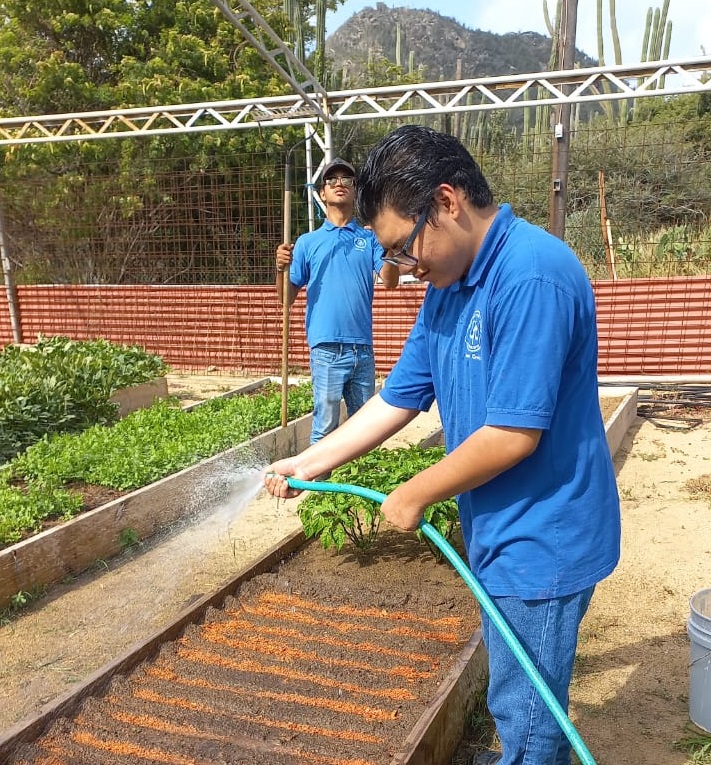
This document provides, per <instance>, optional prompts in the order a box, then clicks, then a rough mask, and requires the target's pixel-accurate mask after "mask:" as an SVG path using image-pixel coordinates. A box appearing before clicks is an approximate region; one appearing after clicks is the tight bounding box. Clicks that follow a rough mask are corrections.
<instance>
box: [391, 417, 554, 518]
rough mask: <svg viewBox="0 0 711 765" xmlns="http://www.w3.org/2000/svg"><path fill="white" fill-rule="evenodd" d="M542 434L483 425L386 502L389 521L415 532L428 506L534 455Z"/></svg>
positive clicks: (531, 430) (480, 482) (402, 486)
mask: <svg viewBox="0 0 711 765" xmlns="http://www.w3.org/2000/svg"><path fill="white" fill-rule="evenodd" d="M540 439H541V431H540V430H536V429H533V428H530V429H529V428H504V427H494V426H492V425H484V426H483V427H481V428H479V429H478V430H476V431H474V433H472V434H471V436H469V438H467V440H466V441H464V442H463V443H461V444H460V445H459V446H458V447H457V448H456V449H454V451H452V452H450V453H449V454H448V455H447V456H446V457H444V458H443V459H441V460H440V461H439V462H437V463H435V464H434V465H432V466H430V467H428V468H426V469H425V470H423V471H421V472H420V473H417V474H416V475H414V476H413V477H412V478H411V479H410V480H409V481H405V483H402V484H400V486H398V487H397V488H396V489H395V490H394V491H393V492H392V493H391V494H390V495H389V496H388V497H387V499H386V500H385V501H384V502H383V505H382V511H383V515H384V516H385V517H386V518H387V520H388V521H389V522H390V523H392V524H393V525H395V526H398V527H399V528H401V529H407V530H412V529H416V528H417V525H418V523H419V522H420V519H421V518H422V515H423V513H424V511H425V509H426V508H427V507H429V506H430V505H433V504H435V503H436V502H441V501H442V500H445V499H449V498H450V497H454V496H456V495H457V494H462V493H464V492H465V491H469V490H471V489H475V488H477V487H478V486H482V485H483V484H485V483H487V482H488V481H490V480H491V479H492V478H495V477H496V476H497V475H500V474H501V473H503V472H505V471H506V470H509V469H510V468H512V467H513V466H514V465H517V464H518V463H519V462H521V460H524V459H526V457H528V456H530V455H531V454H533V452H534V451H535V450H536V448H537V447H538V442H539V441H540Z"/></svg>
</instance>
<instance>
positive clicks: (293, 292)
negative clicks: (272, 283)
mask: <svg viewBox="0 0 711 765" xmlns="http://www.w3.org/2000/svg"><path fill="white" fill-rule="evenodd" d="M293 251H294V245H293V244H288V243H287V242H282V244H280V245H279V246H278V247H277V249H276V271H277V274H276V291H277V297H278V298H279V302H280V303H281V304H282V305H284V282H285V281H288V277H285V276H284V274H285V273H288V271H289V266H290V265H291V258H292V253H293ZM298 294H299V288H298V287H297V286H296V285H294V284H292V283H291V282H290V281H289V305H292V304H293V303H294V300H296V296H297V295H298Z"/></svg>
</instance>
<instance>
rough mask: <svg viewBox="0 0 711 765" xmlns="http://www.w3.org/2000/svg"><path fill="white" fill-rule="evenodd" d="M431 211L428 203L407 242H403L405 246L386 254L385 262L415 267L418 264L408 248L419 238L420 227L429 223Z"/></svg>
mask: <svg viewBox="0 0 711 765" xmlns="http://www.w3.org/2000/svg"><path fill="white" fill-rule="evenodd" d="M429 212H430V208H429V205H428V206H427V207H425V209H424V210H423V211H422V212H421V213H420V217H419V218H418V219H417V223H415V228H413V229H412V231H411V232H410V236H408V237H407V239H406V240H405V244H403V246H402V247H401V248H400V249H399V250H398V251H397V252H396V253H394V254H393V255H386V256H385V257H384V258H383V263H390V265H393V266H407V267H408V268H413V267H414V266H416V265H417V263H418V260H417V258H416V257H415V256H414V255H410V253H409V252H408V250H409V249H410V248H411V247H412V245H413V244H414V243H415V239H417V235H418V234H419V233H420V229H421V228H422V227H423V226H424V225H425V223H427V216H428V215H429Z"/></svg>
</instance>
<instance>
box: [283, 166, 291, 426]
mask: <svg viewBox="0 0 711 765" xmlns="http://www.w3.org/2000/svg"><path fill="white" fill-rule="evenodd" d="M282 241H284V242H289V243H290V242H291V158H290V156H289V154H287V156H286V165H285V168H284V229H283V239H282ZM282 278H283V282H282V322H281V426H282V428H285V427H286V424H287V422H288V421H289V415H288V404H289V309H290V305H289V297H290V292H291V280H290V278H289V269H288V268H285V269H284V272H283V273H282Z"/></svg>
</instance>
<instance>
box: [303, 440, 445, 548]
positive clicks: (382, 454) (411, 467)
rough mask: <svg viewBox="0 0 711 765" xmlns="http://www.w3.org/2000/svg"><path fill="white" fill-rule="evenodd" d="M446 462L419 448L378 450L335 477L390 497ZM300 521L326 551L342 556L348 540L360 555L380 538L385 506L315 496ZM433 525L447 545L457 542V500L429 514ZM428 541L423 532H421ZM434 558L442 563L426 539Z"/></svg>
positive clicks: (439, 450) (439, 452)
mask: <svg viewBox="0 0 711 765" xmlns="http://www.w3.org/2000/svg"><path fill="white" fill-rule="evenodd" d="M443 456H444V448H443V447H441V446H432V447H427V448H423V447H421V446H417V445H411V446H407V447H400V448H397V449H382V448H381V449H374V450H373V451H371V452H369V453H368V454H365V455H363V456H362V457H359V458H358V459H356V460H353V461H352V462H349V463H347V464H346V465H343V466H342V467H340V468H337V469H336V470H334V471H333V473H332V475H331V481H332V482H333V483H347V484H355V485H357V486H363V487H365V488H367V489H374V490H375V491H380V492H382V493H383V494H389V493H390V492H391V491H393V490H394V489H395V488H396V487H397V486H399V485H400V484H401V483H403V482H404V481H407V480H409V479H410V478H412V476H413V475H415V474H416V473H419V472H420V471H422V470H424V469H425V468H428V467H430V465H433V464H434V463H435V462H437V461H439V460H440V459H442V457H443ZM298 512H299V517H300V518H301V523H302V525H303V527H304V533H305V534H306V536H307V537H318V539H319V541H320V542H321V544H322V545H323V547H324V548H325V549H328V548H329V547H335V548H336V550H340V549H341V548H342V547H343V545H344V544H345V542H346V541H347V540H350V541H351V542H352V543H353V544H354V545H355V546H356V547H357V548H358V549H360V550H367V549H369V548H370V547H372V545H373V543H374V542H375V539H376V538H377V535H378V531H379V528H380V522H381V520H382V517H383V516H382V513H381V511H380V506H379V505H378V504H377V503H376V502H373V501H371V500H368V499H365V498H363V497H357V496H354V495H351V494H339V493H332V492H312V493H310V494H309V495H308V496H307V497H306V498H305V499H304V500H302V501H301V502H300V503H299V508H298ZM425 520H426V521H428V522H429V523H431V524H432V525H433V526H434V527H435V528H436V529H437V531H439V533H440V534H442V536H443V537H445V539H449V538H450V537H451V536H452V532H453V531H454V529H455V527H456V525H457V521H458V512H457V504H456V501H455V500H454V499H449V500H446V501H444V502H438V503H436V504H434V505H431V506H430V507H428V508H427V509H426V511H425ZM417 534H418V536H419V537H420V539H423V538H424V537H423V535H422V533H421V532H419V531H418V532H417ZM424 539H425V542H426V543H427V544H428V545H429V546H430V549H431V550H432V552H433V554H434V555H435V558H436V559H437V560H440V559H441V558H442V554H441V552H440V551H439V550H438V549H436V548H434V547H433V546H432V544H431V543H430V541H429V540H428V539H426V538H424Z"/></svg>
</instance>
